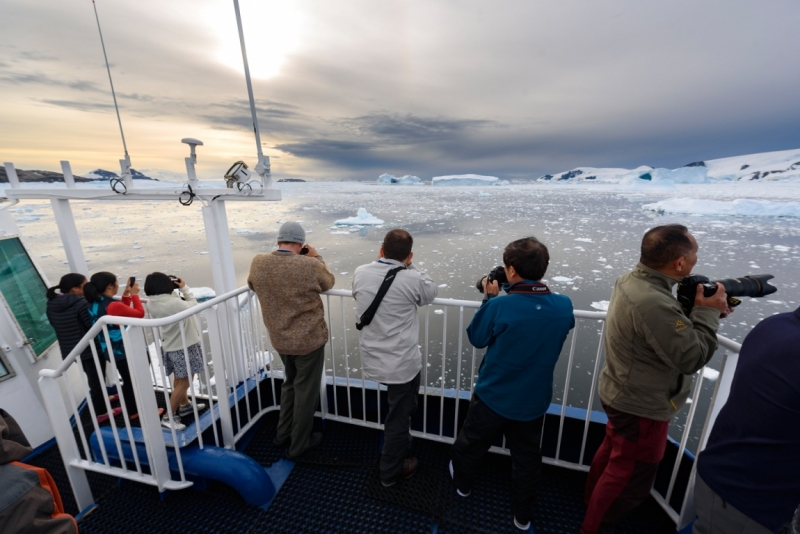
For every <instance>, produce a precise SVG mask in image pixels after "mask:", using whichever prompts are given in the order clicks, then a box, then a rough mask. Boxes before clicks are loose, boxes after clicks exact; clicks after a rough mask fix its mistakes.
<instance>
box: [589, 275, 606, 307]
mask: <svg viewBox="0 0 800 534" xmlns="http://www.w3.org/2000/svg"><path fill="white" fill-rule="evenodd" d="M598 272H599V271H598ZM608 303H609V302H608V301H607V300H601V301H599V302H592V308H594V309H595V310H600V311H608Z"/></svg>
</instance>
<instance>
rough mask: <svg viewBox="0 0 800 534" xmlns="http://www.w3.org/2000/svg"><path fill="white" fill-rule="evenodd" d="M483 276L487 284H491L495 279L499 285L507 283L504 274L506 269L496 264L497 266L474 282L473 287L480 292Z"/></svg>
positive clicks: (481, 290)
mask: <svg viewBox="0 0 800 534" xmlns="http://www.w3.org/2000/svg"><path fill="white" fill-rule="evenodd" d="M484 278H485V279H486V284H487V285H488V284H491V283H492V282H494V281H495V280H497V283H498V284H500V285H501V286H502V285H503V284H507V283H508V277H507V276H506V269H505V267H503V266H502V265H498V266H497V267H495V268H494V269H492V270H491V271H490V272H489V274H488V275H487V276H483V277H481V279H480V280H478V283H477V284H475V288H476V289H477V290H478V291H480V292H481V293H483V279H484Z"/></svg>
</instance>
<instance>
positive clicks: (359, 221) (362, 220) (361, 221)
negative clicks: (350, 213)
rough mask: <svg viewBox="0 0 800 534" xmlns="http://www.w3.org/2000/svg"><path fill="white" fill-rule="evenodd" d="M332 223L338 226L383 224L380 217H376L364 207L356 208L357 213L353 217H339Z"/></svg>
mask: <svg viewBox="0 0 800 534" xmlns="http://www.w3.org/2000/svg"><path fill="white" fill-rule="evenodd" d="M334 224H338V225H340V226H362V225H363V226H366V225H380V224H383V221H382V220H381V219H378V218H377V217H375V216H374V215H372V214H371V213H370V212H368V211H367V210H366V209H364V208H358V213H357V214H356V216H355V217H348V218H346V219H339V220H338V221H336V222H335V223H334Z"/></svg>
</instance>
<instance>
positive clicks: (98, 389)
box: [81, 355, 108, 415]
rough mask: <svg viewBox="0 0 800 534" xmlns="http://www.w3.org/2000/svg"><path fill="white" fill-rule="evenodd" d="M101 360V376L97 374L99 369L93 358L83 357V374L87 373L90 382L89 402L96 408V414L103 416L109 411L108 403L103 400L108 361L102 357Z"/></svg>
mask: <svg viewBox="0 0 800 534" xmlns="http://www.w3.org/2000/svg"><path fill="white" fill-rule="evenodd" d="M99 360H100V372H101V373H102V374H101V375H98V374H97V367H96V366H95V364H94V358H93V357H91V356H90V357H88V358H83V357H81V364H82V365H83V372H84V373H86V380H87V381H88V382H89V389H90V390H91V393H90V395H89V400H90V401H91V403H92V406H93V407H94V413H95V414H96V415H103V414H104V413H106V412H107V411H108V410H107V409H106V402H105V400H104V399H103V393H104V392H105V390H106V380H105V376H106V359H105V358H103V356H102V355H101V356H100V358H99Z"/></svg>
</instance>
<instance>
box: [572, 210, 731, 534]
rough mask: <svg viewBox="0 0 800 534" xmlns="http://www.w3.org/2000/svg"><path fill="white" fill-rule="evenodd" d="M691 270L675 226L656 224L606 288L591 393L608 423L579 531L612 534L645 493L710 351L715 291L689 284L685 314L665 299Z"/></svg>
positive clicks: (683, 234) (723, 312) (688, 241)
mask: <svg viewBox="0 0 800 534" xmlns="http://www.w3.org/2000/svg"><path fill="white" fill-rule="evenodd" d="M696 263H697V241H695V239H694V237H693V236H692V234H690V233H689V231H688V229H687V228H686V227H685V226H681V225H678V224H670V225H666V226H657V227H655V228H652V229H651V230H649V231H648V232H647V233H645V235H644V238H643V239H642V249H641V258H640V260H639V264H638V265H637V266H636V268H635V269H634V270H633V271H630V272H628V273H626V274H623V275H622V276H620V277H619V278H618V279H617V282H616V283H615V284H614V290H613V291H612V293H611V302H610V304H609V307H608V317H607V319H606V335H605V338H604V342H605V349H606V362H605V364H604V365H603V370H602V371H601V373H600V378H599V389H598V393H599V394H600V400H601V401H602V403H603V409H605V411H606V415H607V416H608V423H607V424H606V437H605V440H604V441H603V443H602V445H601V446H600V449H598V451H597V452H596V453H595V456H594V459H593V460H592V467H591V470H590V471H589V477H588V478H587V480H586V494H585V499H586V506H587V510H586V517H585V518H584V521H583V525H582V526H581V534H594V533H597V532H603V533H609V532H614V526H615V525H616V524H617V523H618V522H619V521H621V520H622V518H624V517H625V516H626V515H627V514H628V513H629V512H630V511H631V510H633V509H634V508H636V507H637V506H638V505H639V504H640V503H641V502H642V501H643V500H644V499H645V498H646V497H647V495H648V494H649V493H650V488H651V487H652V485H653V480H655V476H656V471H657V470H658V464H659V462H660V461H661V459H662V457H663V456H664V450H665V448H666V443H667V430H668V428H669V420H670V418H671V417H672V416H673V415H675V414H676V413H677V412H678V411H679V410H680V409H681V408H682V407H683V405H684V403H685V402H686V399H687V398H688V396H689V387H690V384H691V375H692V374H694V373H695V372H697V371H698V370H699V369H701V368H702V367H703V366H704V365H705V364H706V363H708V360H710V359H711V357H712V356H713V355H714V352H715V351H716V350H717V338H716V332H717V329H718V328H719V320H720V318H721V317H726V316H727V315H728V313H730V308H729V307H728V303H727V295H726V294H725V289H724V288H723V287H722V284H718V287H717V292H716V293H715V294H714V295H713V296H711V297H708V298H705V297H704V296H703V288H702V287H701V286H698V288H697V296H696V298H695V305H694V308H693V309H692V312H691V313H690V314H689V316H688V317H687V316H686V315H685V314H684V312H683V309H682V308H681V306H680V305H679V304H678V301H677V300H676V299H675V297H674V296H673V295H672V287H673V286H674V285H675V284H676V283H677V282H678V281H679V280H680V279H681V278H683V277H684V276H687V275H688V274H690V273H691V272H692V269H693V268H694V266H695V264H696Z"/></svg>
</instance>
